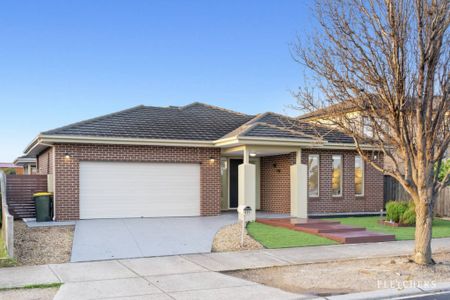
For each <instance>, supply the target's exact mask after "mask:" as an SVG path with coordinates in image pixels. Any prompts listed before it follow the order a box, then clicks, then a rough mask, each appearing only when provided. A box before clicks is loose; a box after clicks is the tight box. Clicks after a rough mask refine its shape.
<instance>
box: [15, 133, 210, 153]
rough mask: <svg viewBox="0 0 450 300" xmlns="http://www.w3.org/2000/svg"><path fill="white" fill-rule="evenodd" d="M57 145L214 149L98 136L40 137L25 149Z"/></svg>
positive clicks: (188, 142)
mask: <svg viewBox="0 0 450 300" xmlns="http://www.w3.org/2000/svg"><path fill="white" fill-rule="evenodd" d="M57 143H64V144H70V143H75V144H113V145H156V146H179V147H213V146H214V144H213V142H212V141H201V140H169V139H141V138H119V137H97V136H70V135H43V134H40V135H38V136H37V137H36V138H35V139H34V140H33V141H32V142H31V143H30V144H29V145H28V146H27V148H26V149H25V151H24V152H25V154H28V153H29V152H31V151H32V150H33V148H35V147H36V146H37V145H47V146H51V145H53V144H57Z"/></svg>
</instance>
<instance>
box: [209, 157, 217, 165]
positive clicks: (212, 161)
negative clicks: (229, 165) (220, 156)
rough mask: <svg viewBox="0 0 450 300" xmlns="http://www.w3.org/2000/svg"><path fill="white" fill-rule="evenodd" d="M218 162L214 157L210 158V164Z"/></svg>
mask: <svg viewBox="0 0 450 300" xmlns="http://www.w3.org/2000/svg"><path fill="white" fill-rule="evenodd" d="M215 161H216V160H215V159H214V157H212V156H210V157H209V163H210V164H213V163H214V162H215Z"/></svg>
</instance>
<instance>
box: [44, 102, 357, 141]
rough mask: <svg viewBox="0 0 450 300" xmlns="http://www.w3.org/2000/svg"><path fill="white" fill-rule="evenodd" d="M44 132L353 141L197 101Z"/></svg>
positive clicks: (312, 127)
mask: <svg viewBox="0 0 450 300" xmlns="http://www.w3.org/2000/svg"><path fill="white" fill-rule="evenodd" d="M43 134H45V135H69V136H93V137H120V138H143V139H169V140H170V139H176V140H204V141H213V140H217V139H220V138H227V137H234V136H247V137H271V138H292V139H311V140H317V139H324V140H327V141H328V142H332V143H353V140H352V139H351V137H349V136H347V135H345V134H343V133H341V132H339V131H337V130H332V129H330V128H326V127H323V126H319V125H314V124H312V123H306V122H302V121H299V120H297V119H294V118H290V117H287V116H283V115H279V114H275V113H264V114H259V115H257V116H252V115H246V114H242V113H238V112H234V111H229V110H226V109H222V108H219V107H215V106H211V105H207V104H203V103H198V102H195V103H192V104H190V105H187V106H182V107H176V106H170V107H153V106H137V107H133V108H130V109H127V110H123V111H119V112H116V113H112V114H108V115H104V116H101V117H98V118H94V119H89V120H86V121H82V122H78V123H74V124H70V125H67V126H64V127H60V128H56V129H53V130H49V131H46V132H43Z"/></svg>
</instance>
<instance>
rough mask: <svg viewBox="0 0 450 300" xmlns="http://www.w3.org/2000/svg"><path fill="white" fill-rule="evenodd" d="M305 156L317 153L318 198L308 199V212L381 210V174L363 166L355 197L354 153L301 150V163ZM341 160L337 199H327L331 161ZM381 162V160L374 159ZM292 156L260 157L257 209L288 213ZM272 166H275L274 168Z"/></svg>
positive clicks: (306, 158)
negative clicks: (337, 157) (361, 182)
mask: <svg viewBox="0 0 450 300" xmlns="http://www.w3.org/2000/svg"><path fill="white" fill-rule="evenodd" d="M309 154H319V156H320V157H319V160H320V171H319V172H320V187H319V188H320V192H319V197H312V198H311V197H309V198H308V213H310V214H315V213H342V212H377V211H379V210H380V209H382V208H383V174H382V173H380V172H378V171H377V170H376V169H375V168H373V167H372V166H370V165H369V164H367V163H365V166H364V167H365V169H364V173H365V176H364V189H365V190H364V196H362V197H356V196H355V184H354V180H355V179H354V174H355V169H354V157H355V155H357V154H356V151H343V150H318V149H303V150H302V163H303V164H307V161H308V155H309ZM333 154H339V155H342V157H343V162H344V165H343V170H344V182H343V193H342V196H341V197H332V196H331V172H332V169H331V158H332V155H333ZM378 159H379V161H382V158H381V157H379V158H378ZM294 163H295V154H294V153H291V154H287V155H279V156H270V157H263V158H261V209H262V210H268V211H272V212H278V213H289V212H290V165H292V164H294ZM274 164H276V167H274Z"/></svg>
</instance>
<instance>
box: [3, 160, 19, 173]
mask: <svg viewBox="0 0 450 300" xmlns="http://www.w3.org/2000/svg"><path fill="white" fill-rule="evenodd" d="M0 170H2V171H3V172H5V173H6V174H11V175H23V168H22V167H21V166H19V165H16V164H14V163H2V162H0Z"/></svg>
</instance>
